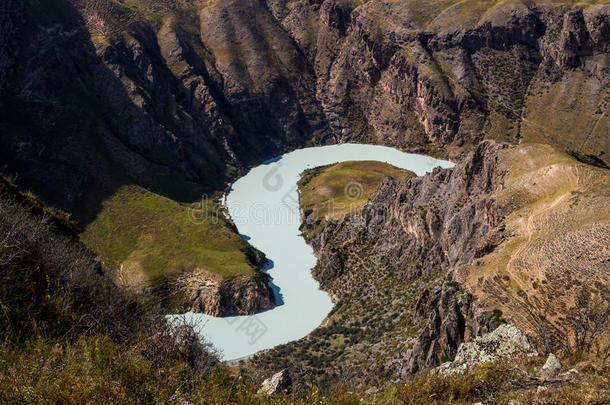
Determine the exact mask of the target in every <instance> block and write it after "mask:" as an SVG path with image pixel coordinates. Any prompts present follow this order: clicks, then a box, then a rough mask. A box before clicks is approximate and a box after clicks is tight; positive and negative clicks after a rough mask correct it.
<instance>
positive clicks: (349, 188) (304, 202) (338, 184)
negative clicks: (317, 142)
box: [299, 161, 415, 219]
mask: <svg viewBox="0 0 610 405" xmlns="http://www.w3.org/2000/svg"><path fill="white" fill-rule="evenodd" d="M413 176H415V174H414V173H413V172H410V171H408V170H403V169H399V168H397V167H394V166H392V165H389V164H387V163H382V162H375V161H364V162H355V161H350V162H343V163H338V164H335V165H330V166H324V167H321V168H316V169H311V170H307V171H305V172H304V173H303V177H302V179H301V180H300V181H299V191H300V201H301V207H302V209H303V210H304V211H308V210H312V211H314V214H315V216H314V217H315V218H319V219H322V218H327V219H328V218H332V219H340V218H342V217H343V216H345V215H346V214H348V213H350V212H352V211H354V210H356V209H358V208H360V207H361V206H362V205H364V203H366V201H367V200H368V199H369V198H370V197H371V195H373V193H374V192H375V190H377V187H378V186H379V184H380V183H381V182H382V181H383V179H385V178H386V177H393V178H395V179H397V180H400V181H404V180H405V179H407V178H409V177H413Z"/></svg>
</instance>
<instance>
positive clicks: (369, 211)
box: [256, 141, 507, 381]
mask: <svg viewBox="0 0 610 405" xmlns="http://www.w3.org/2000/svg"><path fill="white" fill-rule="evenodd" d="M506 147H507V145H505V144H500V143H497V142H491V141H485V142H482V143H481V144H479V145H478V146H477V147H476V148H475V150H474V151H472V152H471V153H470V154H469V155H468V156H467V157H466V158H465V159H464V160H463V161H462V162H460V163H459V164H457V165H456V167H454V168H452V169H441V168H435V169H433V170H432V171H431V173H429V174H427V175H425V176H422V177H415V178H411V179H408V180H406V181H404V182H399V181H396V180H394V179H391V178H388V179H386V180H384V181H383V183H381V185H380V186H379V188H378V189H377V191H376V192H375V193H374V194H373V196H372V197H371V198H370V199H369V201H368V202H367V203H366V204H365V205H364V206H363V207H362V209H361V210H360V211H358V212H355V213H352V214H350V215H348V216H346V217H345V218H344V219H343V220H342V221H341V222H335V221H334V220H332V219H331V220H326V221H322V222H321V221H320V220H317V219H313V218H311V217H309V216H308V215H311V214H308V213H307V212H305V213H304V214H305V215H306V217H305V218H304V221H303V225H302V228H301V229H302V231H303V233H304V234H305V235H306V236H307V240H308V242H309V243H310V244H311V245H312V246H313V248H314V252H315V254H316V256H317V258H318V262H317V264H316V266H315V267H314V269H313V274H314V276H315V277H316V278H317V279H318V280H319V281H320V285H321V287H322V289H324V290H326V291H328V292H329V293H330V295H331V297H333V300H334V301H335V303H336V305H335V308H334V309H333V311H332V312H331V314H330V315H329V317H328V319H327V320H326V322H325V324H324V325H323V326H321V327H320V328H318V329H317V330H316V331H315V332H314V333H312V335H311V336H309V337H307V338H306V339H303V340H302V341H299V342H296V343H294V344H290V345H289V346H288V347H287V348H282V349H277V350H276V351H277V352H278V354H277V355H278V356H279V355H280V353H281V354H282V355H283V356H284V358H285V357H289V358H290V357H292V356H296V357H298V356H299V355H298V353H307V351H308V350H309V349H310V348H313V350H316V352H319V351H321V354H320V358H321V359H333V362H332V363H325V362H323V361H318V362H312V361H307V364H308V365H309V366H310V367H312V368H314V369H315V368H322V369H323V370H324V371H325V372H327V373H331V372H334V373H338V374H342V373H343V375H350V376H351V375H352V374H351V373H352V371H353V370H354V364H356V365H360V364H363V363H366V364H367V366H366V367H367V369H368V370H370V371H369V373H367V374H366V375H364V376H363V375H362V373H360V374H359V376H358V377H357V378H358V379H359V380H365V381H377V380H380V379H388V378H390V379H402V378H404V377H405V376H406V375H408V374H411V373H414V372H419V371H424V370H426V369H429V368H432V367H435V366H438V365H439V364H441V363H442V362H443V361H446V360H447V359H451V358H453V357H454V356H455V355H456V352H457V350H458V347H459V346H460V344H462V343H464V342H467V341H469V340H471V339H473V338H474V337H476V336H478V335H480V334H482V333H486V332H490V331H492V330H494V329H495V328H497V327H498V326H499V325H501V324H502V323H503V322H504V320H503V318H502V314H501V313H500V312H499V311H489V310H488V309H485V308H483V307H482V306H480V305H479V304H478V302H477V299H476V297H474V296H473V295H472V294H470V293H469V292H468V291H467V290H465V288H464V287H463V286H462V285H461V284H460V283H458V282H456V281H455V280H454V279H453V274H454V270H455V269H456V267H458V266H460V265H462V264H465V263H471V262H474V261H476V260H477V258H478V257H479V256H481V255H483V254H484V252H487V251H489V250H493V248H494V246H495V244H497V243H498V241H496V240H495V239H493V238H487V236H488V235H489V234H490V231H491V230H492V229H495V228H496V227H498V226H500V225H501V224H502V223H503V218H504V215H505V214H506V212H507V209H506V207H504V206H503V205H502V204H499V203H497V202H496V200H495V193H496V192H498V191H500V190H502V189H503V187H504V179H505V176H506V170H507V168H506V167H505V165H504V163H503V161H502V159H501V155H502V153H503V152H504V150H505V149H506ZM481 240H484V241H485V242H484V243H481ZM331 339H332V342H343V343H342V344H338V345H337V344H335V345H334V347H333V345H332V344H331V343H330V340H331ZM326 347H329V349H328V350H326V349H325V348H326ZM274 352H275V350H272V351H270V352H269V353H265V354H264V355H262V356H261V359H257V360H256V361H257V362H259V363H257V364H266V363H269V362H272V360H271V359H273V355H274ZM295 353H296V354H295ZM369 359H375V361H374V362H371V361H370V360H369ZM300 360H301V361H303V359H300ZM294 361H295V362H297V361H299V359H298V358H295V360H294ZM299 364H301V363H299ZM296 369H297V370H298V367H296ZM356 369H358V370H362V368H360V367H356ZM312 372H317V371H316V370H314V371H312ZM354 378H355V377H354Z"/></svg>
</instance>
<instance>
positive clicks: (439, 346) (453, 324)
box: [405, 281, 501, 373]
mask: <svg viewBox="0 0 610 405" xmlns="http://www.w3.org/2000/svg"><path fill="white" fill-rule="evenodd" d="M417 313H418V315H419V316H420V317H422V318H423V319H427V324H426V326H424V328H423V330H422V331H421V332H420V333H419V336H418V338H417V340H416V341H415V344H414V346H413V348H412V349H411V350H410V351H409V352H408V353H407V356H406V359H407V362H408V367H407V368H406V369H405V371H408V372H410V373H415V372H417V371H420V370H427V369H430V368H432V367H434V366H436V365H438V364H439V363H441V362H442V361H443V360H445V359H450V358H453V357H454V356H455V355H456V351H458V348H461V347H462V345H463V344H464V343H463V342H468V341H469V340H471V339H472V338H473V337H475V336H478V335H479V334H481V333H484V332H488V331H491V330H494V329H495V328H497V327H498V326H499V325H500V322H501V319H499V317H498V316H494V315H493V313H489V312H488V311H483V310H481V309H479V308H478V307H477V304H476V300H475V297H473V296H472V294H470V293H468V292H464V291H460V288H459V285H458V284H457V283H455V282H453V283H452V282H451V281H446V282H444V283H443V284H442V286H441V287H437V288H436V289H435V290H433V291H430V290H428V289H426V290H424V292H423V293H422V294H421V296H420V298H419V301H418V302H417Z"/></svg>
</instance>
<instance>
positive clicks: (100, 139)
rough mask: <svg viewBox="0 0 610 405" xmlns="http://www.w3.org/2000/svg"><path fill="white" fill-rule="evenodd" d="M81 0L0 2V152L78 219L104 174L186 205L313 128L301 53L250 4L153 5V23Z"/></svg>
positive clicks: (106, 183)
mask: <svg viewBox="0 0 610 405" xmlns="http://www.w3.org/2000/svg"><path fill="white" fill-rule="evenodd" d="M89 3H90V2H78V1H76V2H69V1H60V2H54V3H53V4H52V5H51V4H46V3H45V4H42V3H38V2H36V1H16V2H11V3H10V5H5V6H3V10H2V11H1V13H0V18H1V20H2V27H3V35H2V37H1V38H0V39H1V40H2V43H0V48H1V49H2V56H1V58H0V59H1V60H2V63H1V64H0V74H1V76H0V78H1V79H2V81H1V82H0V88H1V89H2V101H1V102H2V106H1V107H2V108H1V111H2V112H1V114H2V116H1V120H0V124H1V127H2V144H3V148H2V156H1V160H2V162H3V164H4V165H6V167H5V170H6V171H7V172H9V173H11V174H17V175H18V176H19V177H20V180H21V182H22V183H23V185H24V186H26V187H29V188H32V189H33V190H35V191H36V192H38V193H40V194H41V195H42V196H43V197H44V198H45V199H47V201H48V202H50V203H53V204H55V205H58V206H60V207H62V208H64V209H67V210H68V211H70V212H73V213H74V214H75V216H76V217H77V219H78V220H79V221H80V222H81V223H87V222H88V221H89V220H91V219H92V218H93V216H94V215H95V213H96V212H97V205H98V204H99V202H100V201H102V200H104V199H105V198H106V197H107V196H108V195H109V194H112V192H113V191H114V189H115V188H116V187H117V186H118V185H121V184H125V183H127V184H138V185H141V186H143V187H146V188H149V189H152V190H153V191H155V192H157V193H160V194H164V195H168V196H170V197H173V198H175V199H178V200H181V201H189V202H191V201H194V200H196V199H197V198H198V197H200V195H201V191H202V189H205V188H207V189H212V190H214V189H215V190H218V189H221V188H222V187H223V184H224V182H225V181H226V180H227V179H228V178H231V176H233V175H234V169H233V168H235V167H237V168H239V167H245V165H246V164H248V163H250V162H253V161H260V160H261V159H263V158H264V157H268V156H270V155H274V154H278V153H280V152H281V151H283V150H285V149H286V148H288V147H291V148H294V147H297V146H299V145H302V144H303V143H304V142H305V140H306V139H308V138H309V137H311V135H312V133H315V132H316V130H317V129H318V128H320V127H323V123H321V122H322V120H321V119H320V118H318V117H317V116H316V114H317V112H316V106H315V103H314V102H313V101H312V100H313V96H312V94H313V90H312V87H311V85H312V83H313V80H312V79H311V77H310V76H311V75H310V74H309V72H308V70H307V63H306V62H305V60H304V58H303V57H302V56H301V55H300V53H299V52H298V50H297V49H296V48H295V47H294V46H293V44H292V43H291V41H290V39H289V37H287V36H286V35H285V34H284V33H283V31H282V30H281V28H280V27H279V26H278V25H277V24H276V23H275V22H274V20H273V19H272V17H271V16H270V15H269V14H268V13H265V11H264V8H263V7H261V6H260V5H257V3H249V4H245V3H243V2H235V3H234V4H233V3H227V4H223V5H222V7H220V6H219V7H209V8H206V9H205V10H204V11H202V12H201V13H199V12H200V11H201V10H199V9H197V8H185V9H176V8H173V7H170V6H171V5H170V6H168V7H169V8H167V7H164V6H163V5H158V7H153V6H155V5H154V4H153V5H152V6H151V7H152V11H150V10H149V11H150V12H151V13H153V16H154V17H158V18H159V19H160V20H154V19H153V20H151V16H150V15H147V14H146V13H145V12H144V11H143V10H134V9H133V8H128V7H126V6H122V5H120V4H119V3H115V2H111V1H107V2H96V3H92V4H89ZM251 13H254V14H255V15H254V17H253V18H250V17H251V15H250V14H251ZM226 15H229V16H230V17H229V18H225V17H226ZM274 38H277V39H274ZM209 49H211V50H212V51H213V52H214V53H213V54H212V53H211V52H210V51H209ZM318 115H320V114H318Z"/></svg>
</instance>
